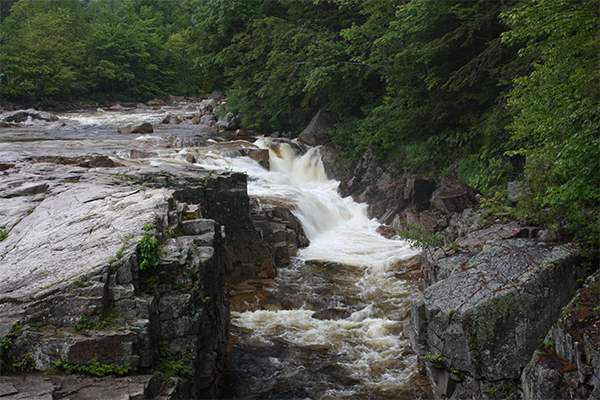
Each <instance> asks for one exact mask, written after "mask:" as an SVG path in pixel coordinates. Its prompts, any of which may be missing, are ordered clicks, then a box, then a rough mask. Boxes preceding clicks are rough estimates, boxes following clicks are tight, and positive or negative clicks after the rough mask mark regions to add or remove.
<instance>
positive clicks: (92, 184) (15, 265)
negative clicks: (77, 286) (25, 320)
mask: <svg viewBox="0 0 600 400" xmlns="http://www.w3.org/2000/svg"><path fill="white" fill-rule="evenodd" d="M38 165H39V166H40V168H43V167H44V165H42V164H38ZM65 168H66V169H65ZM73 168H75V170H73ZM57 169H58V170H60V171H62V173H63V175H56V174H55V176H54V178H56V177H57V176H63V177H64V176H65V174H66V176H72V175H73V172H74V171H76V172H77V174H76V177H77V179H76V180H73V181H72V182H68V181H65V180H63V181H62V182H61V183H62V184H60V185H58V184H57V183H56V179H55V180H54V181H53V180H52V179H49V178H48V177H47V178H46V179H43V178H40V175H39V174H33V173H32V172H31V171H30V170H26V169H24V170H21V171H19V172H15V173H12V174H7V175H6V180H4V183H3V185H2V186H0V197H1V196H2V193H15V190H17V189H18V188H26V189H31V188H33V189H35V190H33V189H32V190H27V191H26V192H24V193H22V194H21V195H20V196H19V197H10V198H9V199H3V200H7V201H6V202H4V203H3V204H5V205H6V208H4V209H3V210H2V214H4V216H5V217H6V220H4V221H0V228H2V229H7V230H8V237H7V238H6V239H5V240H3V241H2V242H0V301H7V300H10V301H13V302H14V301H18V302H27V301H30V300H32V299H37V298H41V297H43V296H44V295H46V294H48V293H49V292H50V291H53V290H56V289H59V288H61V287H62V286H61V285H63V283H64V284H69V283H71V282H72V281H73V280H75V279H76V278H78V277H81V276H86V275H87V276H89V275H90V274H92V273H93V272H94V269H95V268H97V267H99V266H104V265H107V264H108V263H109V261H110V260H111V259H114V258H115V257H116V254H117V252H118V251H119V250H120V249H121V248H122V247H123V244H124V243H125V240H126V238H128V237H130V240H129V243H130V244H132V245H133V244H135V243H136V242H137V241H138V240H139V239H140V238H141V236H142V235H143V233H144V232H143V227H144V224H146V223H147V224H150V225H156V222H157V221H160V220H161V219H164V218H166V214H167V212H168V198H169V195H170V193H171V191H170V190H168V189H154V188H139V187H138V188H132V187H130V186H128V185H119V184H118V183H119V182H118V181H116V180H115V179H114V178H113V177H111V176H110V174H109V172H110V170H109V171H108V172H103V173H100V172H95V171H94V170H89V171H87V170H85V169H77V167H60V166H59V167H57V166H53V167H52V171H55V172H56V170H57ZM82 170H83V171H82ZM37 171H38V172H39V170H37ZM48 175H49V177H50V178H51V177H52V174H51V173H49V174H48ZM27 179H35V180H36V181H34V182H26V181H25V180H27ZM58 180H60V179H58ZM36 188H44V190H45V191H46V192H45V193H43V194H38V192H39V190H38V189H36ZM2 189H4V190H2ZM40 190H41V189H40ZM28 194H29V195H28ZM36 194H37V197H35V198H34V199H35V201H32V198H33V197H32V195H36ZM67 282H68V283H67Z"/></svg>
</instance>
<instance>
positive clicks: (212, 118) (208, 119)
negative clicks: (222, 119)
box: [200, 114, 217, 126]
mask: <svg viewBox="0 0 600 400" xmlns="http://www.w3.org/2000/svg"><path fill="white" fill-rule="evenodd" d="M200 123H201V124H202V125H207V126H213V125H214V124H216V123H217V116H216V115H214V114H207V115H203V116H201V117H200Z"/></svg>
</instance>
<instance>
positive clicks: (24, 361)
mask: <svg viewBox="0 0 600 400" xmlns="http://www.w3.org/2000/svg"><path fill="white" fill-rule="evenodd" d="M8 370H9V371H10V372H31V371H35V365H34V363H33V355H32V354H31V353H26V354H24V355H23V357H21V359H20V360H19V359H18V358H17V357H13V358H12V362H11V363H10V365H9V366H8Z"/></svg>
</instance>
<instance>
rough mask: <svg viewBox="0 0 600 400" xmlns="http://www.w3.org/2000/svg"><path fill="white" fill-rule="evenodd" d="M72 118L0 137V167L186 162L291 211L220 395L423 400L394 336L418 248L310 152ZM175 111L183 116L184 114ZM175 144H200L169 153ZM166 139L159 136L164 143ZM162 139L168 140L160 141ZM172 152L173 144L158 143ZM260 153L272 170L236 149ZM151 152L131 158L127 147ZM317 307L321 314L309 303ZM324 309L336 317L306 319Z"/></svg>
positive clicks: (157, 115) (236, 338) (186, 128)
mask: <svg viewBox="0 0 600 400" xmlns="http://www.w3.org/2000/svg"><path fill="white" fill-rule="evenodd" d="M165 111H169V110H168V109H167V110H165V109H163V110H160V111H144V112H140V111H135V112H133V111H132V112H97V111H83V110H80V111H74V112H68V113H63V114H60V115H59V117H60V119H61V120H60V121H59V123H54V124H51V125H41V126H35V125H32V126H29V127H22V128H4V129H2V130H0V151H1V152H2V161H4V162H7V161H11V160H13V161H14V160H17V159H18V158H19V157H21V156H23V155H30V156H36V155H47V154H51V155H64V156H76V155H83V154H88V153H98V154H104V155H109V156H111V157H112V158H113V159H114V160H115V161H119V162H120V163H123V164H129V165H140V164H142V165H143V164H145V165H155V166H160V165H161V164H163V163H177V164H182V163H183V164H185V163H187V162H189V161H190V157H189V155H193V156H194V158H193V160H194V162H195V163H196V164H200V165H201V166H203V167H205V168H207V169H228V170H233V171H240V172H244V173H246V174H247V175H248V192H249V195H250V196H251V197H256V198H271V199H272V198H276V199H280V200H282V201H283V202H285V203H287V204H291V205H292V208H293V212H294V214H295V215H296V216H297V217H298V218H299V219H300V221H301V222H302V225H303V227H304V229H305V232H306V235H307V237H308V238H309V240H310V245H309V246H308V247H306V248H304V249H301V250H300V252H299V254H298V255H297V257H295V258H294V260H293V263H292V264H291V265H289V266H287V267H286V268H279V270H278V275H277V278H276V279H275V282H274V284H272V285H270V286H268V287H266V288H265V289H266V290H267V292H269V293H270V296H271V303H270V304H271V307H270V308H268V309H265V307H262V308H259V309H255V310H250V311H245V312H232V314H231V317H232V320H231V330H232V341H231V342H232V346H231V354H230V369H231V374H230V377H229V380H228V387H227V392H226V396H227V397H228V398H236V399H237V398H239V399H241V398H247V399H338V398H341V397H350V398H353V399H419V398H423V399H425V398H429V391H428V390H429V389H428V387H427V384H426V380H425V378H424V377H422V376H421V375H420V374H419V373H418V371H417V360H416V356H415V355H414V353H413V351H412V350H411V348H410V344H409V341H408V338H407V337H406V336H405V335H404V333H403V325H404V321H405V320H406V318H407V317H408V316H409V310H410V303H411V301H412V300H413V299H414V298H415V297H416V296H417V295H418V294H419V293H420V287H419V282H417V281H407V280H402V279H398V278H396V277H395V276H394V267H395V266H397V265H398V264H399V263H400V262H402V261H403V260H407V259H410V258H411V257H413V256H414V255H415V254H416V250H414V249H412V248H410V246H409V245H408V244H407V243H406V242H404V241H401V240H389V239H385V238H384V237H382V236H381V235H379V234H378V233H377V232H376V229H377V227H378V226H379V224H378V222H377V221H376V220H372V219H369V218H368V217H367V212H366V211H367V209H366V205H364V204H357V203H355V202H354V201H353V200H352V199H351V198H341V197H340V196H339V194H338V193H337V186H338V182H336V181H334V180H330V179H328V178H327V176H326V173H325V170H324V168H323V164H322V162H321V160H320V157H319V149H318V148H311V149H308V151H306V152H298V151H297V150H296V149H297V147H296V146H295V145H294V143H291V142H286V141H282V140H273V139H269V138H258V139H257V140H255V139H251V140H241V139H236V140H225V139H223V138H222V137H221V136H220V135H218V134H215V133H214V132H212V131H210V130H209V129H203V128H202V127H203V126H201V125H191V124H181V125H160V124H159V122H160V120H161V119H162V118H163V117H164V112H165ZM181 112H183V111H181ZM139 121H145V122H151V123H153V125H154V127H155V133H154V134H148V135H121V134H118V133H116V128H117V127H118V126H121V125H124V124H125V123H132V122H139ZM173 137H184V138H187V139H190V140H194V141H195V143H202V144H203V145H202V146H199V145H197V147H178V146H174V145H173V140H172V138H173ZM165 138H167V139H165ZM169 138H170V139H169ZM165 143H170V144H165ZM240 147H258V148H263V149H269V153H270V169H269V170H267V169H264V168H263V167H261V166H260V165H259V164H258V163H257V162H256V161H254V160H251V159H250V158H247V157H241V156H240V154H239V152H237V151H236V149H238V148H240ZM132 149H137V150H140V151H146V152H149V153H151V154H150V155H148V156H147V157H146V158H138V159H135V160H134V159H131V150H132ZM316 305H318V306H316ZM317 308H318V309H327V310H329V312H330V313H331V314H332V315H333V317H334V318H333V317H332V318H333V319H317V318H314V317H313V314H314V313H315V310H316V309H317Z"/></svg>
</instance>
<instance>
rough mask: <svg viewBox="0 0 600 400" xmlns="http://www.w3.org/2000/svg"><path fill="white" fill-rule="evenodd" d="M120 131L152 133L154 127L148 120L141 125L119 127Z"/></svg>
mask: <svg viewBox="0 0 600 400" xmlns="http://www.w3.org/2000/svg"><path fill="white" fill-rule="evenodd" d="M118 132H119V133H125V134H127V133H152V132H154V129H153V128H152V124H150V123H148V122H144V123H142V124H139V125H128V126H124V127H122V128H119V131H118Z"/></svg>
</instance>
